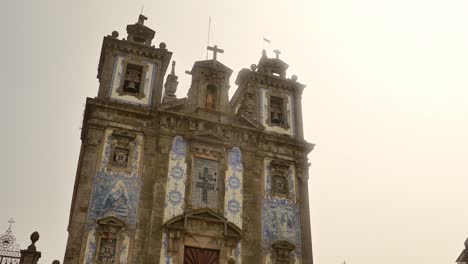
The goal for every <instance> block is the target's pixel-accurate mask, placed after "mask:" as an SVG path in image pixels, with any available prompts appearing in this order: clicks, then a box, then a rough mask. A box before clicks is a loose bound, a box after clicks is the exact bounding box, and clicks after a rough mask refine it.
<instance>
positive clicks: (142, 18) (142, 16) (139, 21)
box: [137, 14, 148, 26]
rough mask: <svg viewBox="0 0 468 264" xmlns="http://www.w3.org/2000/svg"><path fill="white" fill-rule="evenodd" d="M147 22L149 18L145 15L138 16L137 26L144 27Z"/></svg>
mask: <svg viewBox="0 0 468 264" xmlns="http://www.w3.org/2000/svg"><path fill="white" fill-rule="evenodd" d="M145 20H148V18H147V17H145V16H144V15H141V14H140V15H139V16H138V22H137V24H138V25H142V26H143V25H144V24H145Z"/></svg>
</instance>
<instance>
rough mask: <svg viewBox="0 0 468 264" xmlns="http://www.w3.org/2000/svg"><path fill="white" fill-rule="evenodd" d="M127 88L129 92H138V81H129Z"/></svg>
mask: <svg viewBox="0 0 468 264" xmlns="http://www.w3.org/2000/svg"><path fill="white" fill-rule="evenodd" d="M125 90H127V91H128V92H132V93H137V92H138V89H137V86H136V83H135V82H134V81H129V82H127V87H125Z"/></svg>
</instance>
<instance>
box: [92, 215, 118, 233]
mask: <svg viewBox="0 0 468 264" xmlns="http://www.w3.org/2000/svg"><path fill="white" fill-rule="evenodd" d="M97 222H98V225H99V226H100V227H101V229H102V231H103V232H105V233H110V234H117V233H118V232H119V231H120V230H121V229H122V228H124V226H125V222H123V221H122V220H120V219H118V218H117V217H114V216H108V217H105V218H101V219H99V220H97Z"/></svg>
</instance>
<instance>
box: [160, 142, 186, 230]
mask: <svg viewBox="0 0 468 264" xmlns="http://www.w3.org/2000/svg"><path fill="white" fill-rule="evenodd" d="M186 154H187V142H186V141H185V140H184V139H183V138H182V137H181V136H176V137H174V140H173V141H172V148H171V152H170V154H169V167H168V174H167V185H166V199H165V202H164V218H163V222H166V221H167V220H170V219H171V218H173V217H175V216H178V215H182V214H183V213H184V206H185V204H184V203H185V183H186V180H187V163H186V162H185V156H186Z"/></svg>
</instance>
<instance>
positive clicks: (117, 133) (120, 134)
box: [112, 130, 136, 140]
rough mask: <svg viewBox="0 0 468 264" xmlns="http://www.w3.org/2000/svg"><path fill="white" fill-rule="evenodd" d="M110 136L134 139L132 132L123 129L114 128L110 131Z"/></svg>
mask: <svg viewBox="0 0 468 264" xmlns="http://www.w3.org/2000/svg"><path fill="white" fill-rule="evenodd" d="M112 136H113V137H117V138H119V137H120V138H128V139H129V140H133V139H135V137H136V136H135V134H133V133H130V132H128V131H124V130H115V131H114V132H113V133H112Z"/></svg>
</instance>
